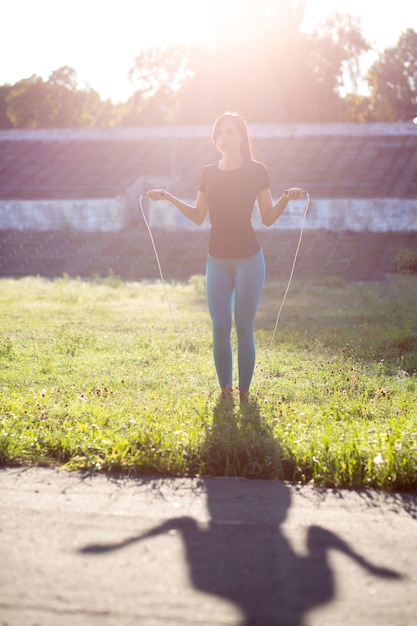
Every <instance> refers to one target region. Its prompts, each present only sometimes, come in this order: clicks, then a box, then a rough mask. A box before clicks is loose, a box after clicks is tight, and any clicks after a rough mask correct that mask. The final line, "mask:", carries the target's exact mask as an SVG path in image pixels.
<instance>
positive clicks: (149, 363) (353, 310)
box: [0, 275, 417, 490]
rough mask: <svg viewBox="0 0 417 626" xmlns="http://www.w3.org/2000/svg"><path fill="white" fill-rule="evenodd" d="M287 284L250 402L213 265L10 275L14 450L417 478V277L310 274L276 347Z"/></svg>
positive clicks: (4, 329) (241, 471)
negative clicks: (229, 371) (214, 343)
mask: <svg viewBox="0 0 417 626" xmlns="http://www.w3.org/2000/svg"><path fill="white" fill-rule="evenodd" d="M284 290H285V285H284V284H281V283H273V282H267V284H266V285H265V289H264V292H263V296H262V301H261V305H260V309H259V313H258V317H257V325H256V341H257V350H258V352H257V367H256V371H255V376H254V381H253V387H252V400H251V402H249V403H248V404H245V405H241V404H240V403H239V400H238V398H237V397H236V401H235V403H234V404H233V403H228V404H226V403H224V402H223V403H221V402H219V397H218V387H217V380H216V376H215V372H214V366H213V361H212V351H211V327H210V321H209V317H208V313H207V309H206V301H205V292H204V278H203V277H202V276H194V277H192V278H191V279H190V280H189V281H188V283H186V284H185V283H184V284H169V285H167V286H166V291H167V293H165V291H164V288H163V286H162V285H161V284H160V283H159V282H158V283H145V282H143V283H124V282H122V281H121V280H120V279H118V277H117V276H113V275H110V276H109V277H108V278H107V279H100V280H99V279H97V280H91V281H82V280H70V279H68V278H66V277H63V278H60V279H56V280H52V281H48V280H44V279H42V278H23V279H19V280H17V279H16V280H15V279H10V280H9V279H3V280H1V281H0V320H1V326H0V419H1V422H0V463H1V464H2V465H12V464H43V465H44V464H46V465H54V466H63V467H66V468H69V469H86V470H91V471H103V472H104V471H105V472H122V473H129V474H131V475H138V474H145V473H148V474H149V473H150V474H158V475H171V476H172V475H196V474H210V475H222V476H244V477H248V478H266V479H283V480H289V481H301V482H310V483H313V484H316V485H319V486H337V487H349V488H358V487H374V488H381V489H386V490H416V489H417V315H416V311H417V276H416V275H396V276H392V277H391V278H389V279H387V281H384V282H381V283H371V284H350V283H346V282H344V281H343V280H341V279H339V278H327V279H324V280H323V281H316V282H312V281H310V282H303V281H297V280H295V281H294V282H293V285H292V287H291V290H290V292H289V295H288V298H287V300H286V304H285V307H284V309H283V312H282V315H281V317H280V320H279V324H278V327H277V332H276V334H275V338H274V342H273V344H272V345H270V344H271V337H272V333H273V329H274V324H275V321H276V316H277V313H278V310H279V305H280V303H281V300H282V297H283V294H284ZM166 295H168V301H167V297H166ZM168 303H169V304H170V306H171V311H172V313H173V316H172V315H171V311H170V307H169V306H168Z"/></svg>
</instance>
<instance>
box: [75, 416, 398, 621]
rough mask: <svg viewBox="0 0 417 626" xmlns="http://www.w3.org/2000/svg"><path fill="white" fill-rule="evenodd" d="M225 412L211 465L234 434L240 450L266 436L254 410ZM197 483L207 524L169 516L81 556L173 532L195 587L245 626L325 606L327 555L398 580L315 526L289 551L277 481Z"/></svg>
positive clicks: (226, 459) (283, 488) (329, 581)
mask: <svg viewBox="0 0 417 626" xmlns="http://www.w3.org/2000/svg"><path fill="white" fill-rule="evenodd" d="M245 409H246V415H245ZM233 415H235V414H234V413H233V407H224V406H223V407H221V408H220V409H219V408H217V409H216V415H215V416H214V418H215V419H214V421H213V427H214V426H215V428H214V430H212V432H211V433H210V440H209V441H208V442H207V448H206V454H207V455H208V458H209V459H211V461H212V462H213V463H214V462H217V463H218V465H217V467H218V468H219V467H220V466H221V465H222V466H224V467H229V469H230V467H231V465H230V464H231V463H232V461H233V459H234V458H235V457H233V452H232V451H231V449H230V445H231V442H232V439H233V440H234V441H236V433H237V431H238V430H241V433H240V436H241V437H243V436H244V435H245V436H246V437H249V440H245V441H246V445H248V443H249V442H250V441H251V437H252V436H253V434H255V435H256V436H261V437H267V436H268V435H267V433H266V432H264V428H263V426H262V425H261V424H259V420H258V418H259V415H258V414H257V410H256V407H245V408H244V409H243V410H242V409H241V411H240V418H241V423H240V425H239V424H238V423H237V422H236V421H235V424H233V423H232V421H233V419H232V417H233ZM235 417H236V416H235ZM222 438H223V439H224V438H226V446H225V448H224V449H223V456H222V454H221V451H219V442H220V441H221V440H222ZM270 443H271V445H272V442H270ZM210 455H211V456H210ZM251 458H252V457H251ZM251 458H249V462H252V461H253V458H252V461H251ZM246 460H247V461H248V458H246ZM228 464H229V465H228ZM200 483H201V486H202V487H203V488H204V491H205V493H206V496H207V507H208V511H209V515H210V517H209V522H208V523H204V524H202V523H199V522H198V521H197V520H195V519H194V518H192V517H177V518H172V519H169V520H167V521H166V522H164V523H162V524H161V525H159V526H156V527H155V528H152V529H150V530H149V531H148V532H146V533H144V534H141V535H138V536H136V537H130V538H127V539H125V540H123V541H121V542H119V543H114V544H104V545H89V546H86V547H84V548H83V549H82V550H81V551H82V552H83V553H90V554H100V553H105V552H109V551H112V550H119V549H122V548H126V547H128V546H129V545H131V544H133V543H135V542H138V541H144V540H149V539H150V538H152V537H157V536H159V535H162V534H165V533H168V532H170V531H173V530H176V531H178V532H179V533H180V535H181V538H182V541H183V544H184V547H185V553H186V558H187V564H188V568H189V573H190V579H191V581H192V584H193V586H194V587H195V589H197V590H199V591H200V592H204V593H206V594H210V595H214V596H217V597H219V598H222V599H225V600H227V601H229V602H231V603H233V604H234V605H235V606H236V607H238V608H239V609H240V611H241V612H242V614H243V616H244V622H243V623H244V624H245V626H281V625H288V626H301V625H302V623H303V619H304V616H305V615H306V613H308V612H309V611H311V610H312V609H314V608H317V607H318V606H323V605H325V604H326V603H328V602H330V601H331V600H332V599H333V598H334V595H335V576H334V573H333V571H332V568H331V565H330V562H329V553H330V551H331V550H338V551H339V552H341V553H343V554H345V555H346V556H347V557H349V558H351V559H353V560H354V561H355V562H356V563H357V564H359V565H360V566H361V567H363V568H364V569H365V570H366V571H368V572H369V573H371V574H373V575H375V576H380V577H387V578H399V575H398V574H397V573H395V572H393V571H392V570H389V569H386V568H382V567H378V566H376V565H373V564H372V563H370V562H369V561H368V560H367V559H366V558H365V557H363V556H361V555H359V554H358V553H357V552H356V551H355V550H354V549H353V548H352V547H351V546H350V545H349V544H348V543H347V542H345V541H344V540H343V539H342V538H341V537H339V536H337V535H336V534H334V533H333V532H330V531H328V530H325V529H323V528H320V527H318V526H310V528H309V529H308V531H307V538H306V539H307V541H306V553H305V554H304V555H300V554H297V553H296V552H295V551H294V549H293V547H292V546H291V544H290V542H289V541H288V539H287V538H286V536H285V535H284V533H283V531H282V529H281V526H282V524H283V522H284V520H285V518H286V516H287V514H288V511H289V509H290V506H291V493H292V492H291V489H290V488H289V486H287V485H286V484H285V483H282V482H278V481H271V480H264V481H258V480H257V481H254V480H245V479H239V478H229V479H228V478H216V477H211V478H204V479H203V480H202V481H200Z"/></svg>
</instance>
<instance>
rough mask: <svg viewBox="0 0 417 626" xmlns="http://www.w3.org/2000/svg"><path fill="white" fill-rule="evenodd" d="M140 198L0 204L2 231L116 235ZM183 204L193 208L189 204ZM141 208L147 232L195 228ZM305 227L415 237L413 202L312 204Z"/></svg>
mask: <svg viewBox="0 0 417 626" xmlns="http://www.w3.org/2000/svg"><path fill="white" fill-rule="evenodd" d="M139 197H140V194H138V196H137V200H136V203H135V202H134V201H132V199H131V198H130V199H129V201H128V200H127V198H125V197H122V196H121V197H118V198H104V199H85V200H0V230H10V229H16V230H37V231H50V230H52V231H54V230H67V229H74V230H79V231H83V232H113V231H118V230H121V229H123V228H125V227H126V225H128V224H129V223H130V222H138V221H140V220H141V219H142V218H141V214H140V205H139ZM186 201H187V202H190V203H192V202H193V199H186ZM135 204H136V206H135ZM143 205H144V210H145V215H146V217H147V220H148V222H149V226H150V227H151V228H159V229H163V230H168V231H177V230H178V231H182V230H195V229H196V228H197V227H196V226H194V224H193V223H192V222H190V220H187V219H186V218H184V217H183V216H182V215H181V213H180V212H179V211H178V210H177V209H175V208H174V207H172V205H171V204H169V203H167V202H152V201H150V200H148V199H147V198H145V199H144V201H143ZM304 211H305V201H303V200H300V201H296V202H295V201H292V202H290V203H289V205H288V207H287V209H286V210H285V212H284V213H283V215H282V216H281V218H280V219H279V220H278V222H276V224H275V225H274V226H273V227H272V229H278V230H299V228H300V226H301V223H302V220H303V215H304ZM254 224H255V228H256V229H257V230H264V229H265V227H264V226H263V225H262V223H261V221H260V217H259V215H258V212H257V211H255V214H254ZM205 227H206V228H207V227H208V224H206V225H205ZM304 227H305V229H306V230H328V231H332V232H340V231H349V232H363V231H366V232H374V233H387V232H397V233H398V232H417V199H401V200H400V199H396V198H373V199H346V198H333V199H326V198H319V199H315V198H312V199H311V200H310V205H309V208H308V213H307V217H306V220H305V224H304ZM198 228H201V227H198Z"/></svg>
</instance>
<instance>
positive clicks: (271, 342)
mask: <svg viewBox="0 0 417 626" xmlns="http://www.w3.org/2000/svg"><path fill="white" fill-rule="evenodd" d="M303 194H304V195H305V196H306V203H305V207H304V212H303V218H302V221H301V227H300V234H299V237H298V242H297V246H296V249H295V254H294V259H293V262H292V266H291V271H290V275H289V278H288V282H287V286H286V288H285V291H284V295H283V298H282V301H281V304H280V307H279V309H278V313H277V316H276V319H275V324H274V329H273V331H272V335H271V339H270V342H269V346H268V348H267V351H266V353H265V358H266V359H268V357H269V355H270V352H271V350H272V346H273V343H274V340H275V336H276V333H277V329H278V324H279V320H280V318H281V313H282V309H283V308H284V304H285V301H286V299H287V295H288V292H289V290H290V287H291V283H292V279H293V276H294V271H295V265H296V263H297V258H298V253H299V251H300V246H301V241H302V238H303V234H304V224H305V221H306V217H307V213H308V209H309V205H310V195H309V194H308V193H307V191H304V192H303ZM144 196H145V197H147V194H146V193H142V194H141V195H140V198H139V205H140V211H141V213H142V218H143V221H144V223H145V226H146V229H147V231H148V233H149V238H150V240H151V244H152V248H153V251H154V254H155V258H156V262H157V265H158V270H159V276H160V278H161V282H162V285H163V288H164V293H165V299H166V301H167V304H168V308H169V312H170V315H171V318H172V321H173V322H174V324H175V325H176V326H177V328H178V323H177V320H176V318H175V315H174V312H173V309H172V306H171V301H170V299H169V297H168V291H167V288H166V283H165V279H164V275H163V272H162V267H161V262H160V260H159V255H158V251H157V249H156V245H155V240H154V238H153V235H152V230H151V227H150V226H149V222H148V220H147V219H146V215H145V210H144V208H143V203H142V198H143V197H144ZM261 382H262V381H261ZM260 388H261V383H259V384H258V387H257V389H256V393H255V395H258V393H259V390H260Z"/></svg>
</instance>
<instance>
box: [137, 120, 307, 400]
mask: <svg viewBox="0 0 417 626" xmlns="http://www.w3.org/2000/svg"><path fill="white" fill-rule="evenodd" d="M212 140H213V143H214V145H215V146H216V148H217V149H218V150H219V152H220V154H221V158H220V160H219V161H218V162H216V163H212V164H210V165H207V166H206V167H205V168H204V170H203V172H202V176H201V181H200V186H199V190H198V193H197V199H196V204H195V206H191V205H189V204H186V203H184V202H182V201H181V200H179V199H178V198H176V197H175V196H173V195H172V194H171V193H169V192H168V191H165V190H164V189H151V190H149V191H148V192H147V196H148V197H149V198H151V199H152V200H168V201H169V202H170V203H171V204H173V205H174V206H175V207H176V208H177V209H178V210H179V211H181V213H183V215H185V216H186V217H188V218H189V219H190V220H192V221H193V222H194V223H195V224H202V223H203V222H204V220H205V219H206V216H207V214H208V215H209V219H210V224H211V228H210V234H209V244H208V259H207V267H206V284H207V302H208V308H209V312H210V316H211V320H212V326H213V355H214V363H215V367H216V371H217V376H218V380H219V384H220V388H221V395H222V397H223V398H225V399H228V398H233V384H232V380H233V379H232V346H231V340H230V335H231V330H232V309H233V303H234V315H235V326H236V335H237V346H238V375H239V395H240V398H241V400H247V398H248V392H249V388H250V384H251V381H252V376H253V371H254V367H255V342H254V320H255V314H256V310H257V308H258V303H259V299H260V296H261V291H262V287H263V284H264V279H265V262H264V256H263V252H262V249H261V247H260V245H259V242H258V240H257V237H256V234H255V231H254V228H253V226H252V221H251V217H252V211H253V208H254V204H255V201H256V200H257V201H258V206H259V210H260V214H261V218H262V222H263V224H265V225H266V226H271V225H272V224H273V223H274V222H275V221H276V220H277V219H278V218H279V216H280V215H281V214H282V212H283V211H284V209H285V207H286V206H287V204H288V201H289V200H292V199H298V198H300V197H301V196H302V194H303V193H304V191H303V190H302V189H300V188H298V187H294V188H291V189H287V190H286V191H285V192H284V193H283V194H282V195H281V197H280V198H279V200H278V202H277V203H276V204H274V203H273V201H272V195H271V185H270V181H269V174H268V170H267V168H266V166H265V165H264V164H263V163H260V162H259V161H256V160H255V159H254V158H253V156H252V152H251V146H250V139H249V134H248V129H247V125H246V122H245V121H244V119H243V118H242V117H241V116H240V115H239V114H238V113H225V114H224V115H221V116H220V117H219V118H218V119H217V120H216V121H215V123H214V126H213V132H212Z"/></svg>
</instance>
